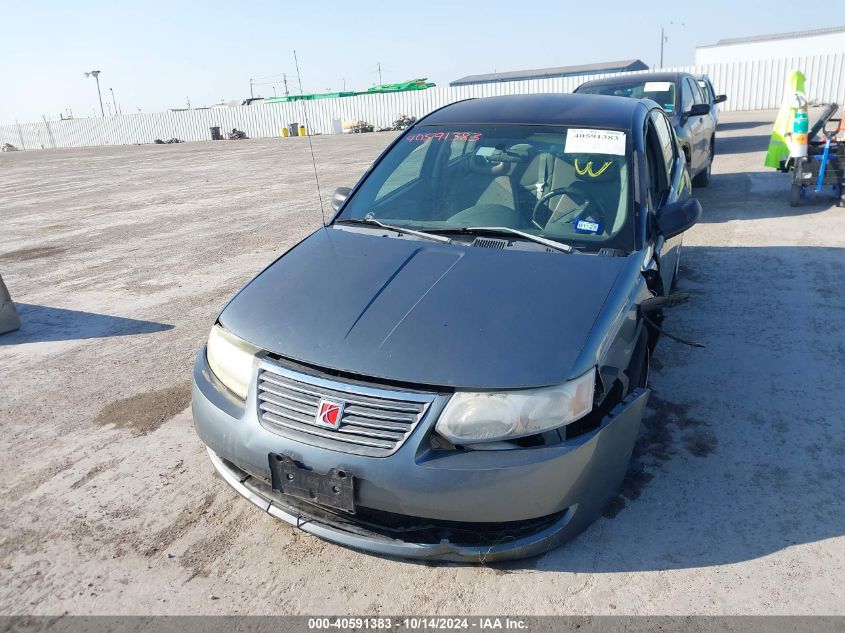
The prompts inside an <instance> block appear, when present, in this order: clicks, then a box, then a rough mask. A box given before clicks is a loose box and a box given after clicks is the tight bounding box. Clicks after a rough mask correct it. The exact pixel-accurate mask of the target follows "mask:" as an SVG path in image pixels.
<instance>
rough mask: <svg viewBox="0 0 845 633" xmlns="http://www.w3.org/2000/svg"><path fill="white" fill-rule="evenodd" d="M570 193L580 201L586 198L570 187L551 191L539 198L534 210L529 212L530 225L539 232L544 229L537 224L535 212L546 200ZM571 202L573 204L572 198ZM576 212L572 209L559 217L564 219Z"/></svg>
mask: <svg viewBox="0 0 845 633" xmlns="http://www.w3.org/2000/svg"><path fill="white" fill-rule="evenodd" d="M572 193H575V194H576V195H577V196H578V198H580V199H582V200H586V196H585V195H584V194H583V193H582V192H580V191H578V190H577V189H573V188H572V187H557V188H555V189H552V190H551V191H550V192H549V193H547V194H544V195H543V196H542V197H540V198H539V199H538V200H537V203H536V204H535V205H534V209H533V210H532V211H531V224H533V225H534V226H536V227H537V228H538V229H540V230H541V231H542V230H543V229H545V228H546V227H545V226H543V225H541V224H540V223H539V222H537V211H539V210H540V207H542V206H543V205H544V204H545V203H546V202H547V201H548V200H551V199H552V198H556V197H557V196H560V195H563V194H567V195H569V194H572ZM570 198H572V196H571V195H570ZM573 202H574V198H573ZM577 210H578V209H573V210H572V211H570V212H569V213H567V214H566V215H565V216H561V218H563V217H566V216H570V215H572V214H573V213H575V212H576V211H577ZM558 219H560V218H558Z"/></svg>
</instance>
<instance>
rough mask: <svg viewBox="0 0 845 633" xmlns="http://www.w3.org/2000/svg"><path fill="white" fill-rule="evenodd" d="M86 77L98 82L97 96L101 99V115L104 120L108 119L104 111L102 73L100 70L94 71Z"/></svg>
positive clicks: (86, 74)
mask: <svg viewBox="0 0 845 633" xmlns="http://www.w3.org/2000/svg"><path fill="white" fill-rule="evenodd" d="M85 76H86V77H93V78H94V79H95V80H96V82H97V96H98V97H99V98H100V114H101V115H102V116H103V118H105V117H106V111H105V110H104V109H103V95H102V94H101V93H100V71H99V70H92V71H91V72H87V73H85Z"/></svg>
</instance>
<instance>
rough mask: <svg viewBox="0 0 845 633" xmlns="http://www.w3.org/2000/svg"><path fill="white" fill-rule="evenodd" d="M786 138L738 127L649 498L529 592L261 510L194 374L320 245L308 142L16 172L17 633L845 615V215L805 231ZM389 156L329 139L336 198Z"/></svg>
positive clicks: (711, 218)
mask: <svg viewBox="0 0 845 633" xmlns="http://www.w3.org/2000/svg"><path fill="white" fill-rule="evenodd" d="M772 119H773V113H771V112H766V113H759V112H755V113H746V114H739V115H725V116H723V122H722V125H721V127H720V130H719V135H718V139H719V140H718V141H717V153H718V156H717V160H716V163H715V167H714V177H713V181H712V184H711V186H710V187H709V188H708V189H704V190H699V191H698V195H699V196H700V199H701V201H702V204H703V207H704V218H703V220H702V222H701V223H700V224H699V225H698V226H696V227H695V228H693V230H691V231H690V232H689V234H688V236H687V238H686V247H685V251H684V261H683V264H682V271H681V272H682V275H683V277H682V281H681V282H680V286H681V288H682V289H684V290H689V291H691V292H693V293H694V294H695V298H694V300H693V301H692V302H691V303H689V304H687V305H685V306H682V307H679V308H677V309H675V310H674V311H673V312H672V313H671V314H670V318H669V319H668V320H667V323H666V327H667V329H669V330H670V331H673V332H675V333H677V334H679V335H682V336H685V337H688V338H691V339H695V340H698V341H701V342H703V343H705V344H706V346H707V347H706V349H692V348H689V347H684V346H682V345H680V344H678V343H675V342H672V341H668V340H664V341H662V342H661V344H660V346H659V347H658V350H657V354H656V357H655V358H654V371H653V374H652V384H653V387H654V389H655V392H654V394H653V396H652V399H651V406H650V410H649V413H648V416H647V419H646V420H645V422H644V425H643V432H642V437H641V441H640V442H639V443H638V446H637V450H636V457H635V462H634V465H633V466H632V469H631V473H630V475H629V478H628V480H627V481H626V483H625V486H624V488H623V491H622V495H620V497H619V498H618V499H617V501H616V503H615V504H613V506H612V507H610V508H609V509H608V511H607V513H606V516H605V518H602V519H600V520H599V521H598V522H597V523H595V524H594V525H593V526H592V527H591V528H590V529H588V530H587V531H586V532H584V533H583V534H582V535H581V536H580V537H579V538H578V539H576V540H575V541H573V542H571V543H570V544H569V545H567V546H565V547H563V548H561V549H559V550H557V551H554V552H552V553H550V554H548V555H546V556H543V557H541V558H539V559H535V560H529V561H527V562H525V563H523V564H519V565H509V566H506V567H479V566H459V565H436V566H435V565H423V564H414V563H408V562H402V561H395V560H389V559H383V558H375V557H372V556H368V555H365V554H360V553H357V552H354V551H350V550H346V549H342V548H340V547H337V546H335V545H331V544H327V543H324V542H322V541H320V540H318V539H316V538H314V537H311V536H308V535H305V534H303V533H300V532H297V531H296V530H294V529H292V528H290V527H288V526H287V525H286V524H283V523H280V522H278V521H276V520H274V519H272V518H271V517H270V516H268V515H266V514H263V513H261V512H260V511H259V510H257V509H256V508H255V507H253V506H252V505H251V504H249V503H247V502H246V501H244V500H242V499H240V498H238V497H237V496H236V495H235V493H233V492H232V491H231V490H230V489H229V488H228V487H227V486H226V485H225V484H224V483H223V482H222V481H221V480H220V479H218V478H217V477H216V476H215V475H214V474H213V471H212V468H211V465H210V464H209V462H208V459H207V457H206V454H205V451H204V449H203V447H202V446H201V444H200V442H199V440H198V439H197V437H196V435H195V434H194V432H193V429H192V425H191V415H190V409H189V408H188V407H189V377H190V368H191V364H192V362H193V356H194V354H195V352H196V350H197V349H198V348H199V346H200V345H201V343H202V341H203V339H204V337H205V336H206V335H207V333H208V329H209V327H210V325H211V324H212V322H213V320H214V317H215V316H216V314H217V312H218V310H219V309H220V308H221V307H222V306H223V304H224V302H225V301H226V300H227V298H228V297H230V296H231V295H232V294H233V292H234V291H235V290H237V289H238V288H239V287H240V286H241V285H243V284H244V283H245V282H246V281H248V280H249V279H250V278H251V277H252V276H253V275H254V274H255V273H256V272H257V271H259V270H260V269H261V268H262V267H263V266H265V265H266V264H267V263H268V262H270V261H271V260H272V259H274V258H275V257H276V256H277V255H279V254H280V253H281V252H283V251H284V250H285V249H287V248H288V247H290V246H292V245H293V244H295V243H296V242H297V241H298V240H300V239H301V238H303V237H304V236H305V235H307V234H308V233H309V232H310V231H312V230H313V229H315V228H316V227H317V226H318V225H319V222H320V214H319V209H318V207H317V204H316V201H317V198H316V191H315V188H314V185H313V174H312V167H311V163H310V160H309V158H308V150H307V142H306V141H305V139H278V140H256V141H242V142H221V143H194V144H184V145H178V146H145V147H118V148H96V149H84V150H51V151H41V152H18V153H11V154H3V155H0V201H2V203H0V206H2V215H0V272H2V275H3V278H4V279H5V280H6V283H7V285H8V286H9V288H10V290H11V293H12V297H13V298H14V299H15V301H16V302H17V303H18V307H19V310H20V313H21V317H22V320H23V323H24V326H23V329H22V330H20V331H19V332H17V333H13V334H7V335H4V336H2V337H0V419H2V425H0V450H2V455H3V458H4V464H3V468H2V471H1V472H0V489H1V491H0V494H2V499H3V512H2V513H0V612H2V613H4V614H10V613H32V614H59V613H75V614H76V613H86V614H93V613H97V614H101V613H132V614H140V613H144V614H147V613H347V612H352V613H359V614H360V613H384V614H398V613H403V612H413V613H464V614H466V613H515V614H552V613H569V614H587V613H607V614H619V613H638V614H688V613H700V614H741V613H742V614H760V613H769V614H787V613H807V614H822V613H828V614H832V613H838V614H845V587H843V583H842V578H843V577H845V500H844V499H845V496H843V494H842V491H843V490H845V470H844V469H843V457H842V456H843V454H845V433H843V431H845V422H843V409H845V407H843V404H845V396H843V392H842V381H843V375H845V372H843V368H845V343H843V341H845V292H843V289H842V280H843V278H845V255H843V253H844V251H843V250H842V249H843V247H845V209H839V208H835V207H833V206H828V204H827V203H822V204H818V203H816V204H808V205H806V206H803V207H801V208H798V209H793V208H790V207H789V205H788V203H787V199H788V179H787V177H785V176H783V175H779V174H776V173H771V172H769V171H763V168H762V161H763V153H762V152H763V150H764V149H765V147H766V145H767V137H768V133H769V130H770V122H771V120H772ZM390 139H391V135H389V134H387V135H385V134H368V135H361V136H356V137H344V138H338V137H318V138H315V139H314V148H315V151H316V153H317V161H318V167H319V171H320V175H321V181H322V184H323V194H324V198H327V197H328V195H327V194H328V193H330V191H331V190H332V189H333V188H334V187H336V186H339V185H343V184H352V183H353V182H354V181H355V180H356V179H357V177H358V176H359V174H360V173H361V172H362V171H363V170H364V169H365V168H366V167H367V165H368V164H369V161H371V160H372V158H373V157H374V156H375V155H376V154H377V152H379V150H380V149H381V148H382V147H383V146H384V145H385V144H386V143H387V142H388V141H389V140H390Z"/></svg>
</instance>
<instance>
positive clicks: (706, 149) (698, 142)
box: [684, 77, 714, 170]
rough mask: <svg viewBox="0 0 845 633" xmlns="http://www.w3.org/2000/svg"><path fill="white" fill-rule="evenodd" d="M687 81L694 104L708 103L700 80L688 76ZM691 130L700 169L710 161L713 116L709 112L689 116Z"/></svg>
mask: <svg viewBox="0 0 845 633" xmlns="http://www.w3.org/2000/svg"><path fill="white" fill-rule="evenodd" d="M684 81H685V83H687V84H688V85H689V89H690V92H691V93H692V101H693V104H697V103H703V104H705V105H709V104H707V101H706V100H705V99H704V95H703V94H702V93H701V89H700V88H699V87H698V82H697V81H695V80H694V79H693V78H692V77H686V78H685V79H684ZM688 118H689V124H690V130H691V134H692V138H693V143H694V147H695V149H694V151H695V152H696V153H697V154H698V170H701V169H704V168H705V167H706V166H707V164H708V163H709V162H710V139H711V138H712V136H713V131H714V130H713V127H714V126H713V117H712V116H711V115H709V114H707V115H703V116H694V117H688Z"/></svg>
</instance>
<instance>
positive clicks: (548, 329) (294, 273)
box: [193, 94, 701, 561]
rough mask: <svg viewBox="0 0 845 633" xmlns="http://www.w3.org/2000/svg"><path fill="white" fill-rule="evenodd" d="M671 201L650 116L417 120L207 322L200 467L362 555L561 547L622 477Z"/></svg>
mask: <svg viewBox="0 0 845 633" xmlns="http://www.w3.org/2000/svg"><path fill="white" fill-rule="evenodd" d="M689 194H690V182H689V176H688V172H687V170H686V169H685V166H684V157H683V154H681V153H680V152H679V146H678V143H677V142H676V139H675V136H674V133H673V131H672V127H671V125H670V124H669V122H668V121H667V119H666V115H665V113H664V112H663V110H661V109H660V107H659V106H658V105H657V104H656V103H654V102H653V101H649V100H635V99H628V98H623V97H596V96H592V95H590V96H584V95H566V94H538V95H527V96H509V97H495V98H488V99H477V100H468V101H461V102H458V103H453V104H451V105H448V106H446V107H444V108H441V109H439V110H436V111H435V112H432V113H431V114H429V115H428V116H426V117H424V118H422V119H421V120H420V121H418V122H417V123H415V124H414V125H413V126H412V127H410V128H409V129H407V130H405V131H404V132H403V133H402V134H401V135H400V136H399V137H398V138H396V139H395V140H394V141H393V142H392V143H391V144H390V146H389V147H388V148H387V150H385V151H384V153H382V155H381V156H380V157H379V158H378V159H377V160H376V161H375V163H374V164H373V166H372V167H371V168H370V169H369V170H368V171H367V172H366V173H365V174H364V175H363V177H362V178H361V179H360V181H359V182H358V184H357V185H356V186H355V187H353V188H352V189H345V188H342V189H338V190H337V191H336V192H335V195H334V200H333V206H334V208H335V214H334V216H333V218H332V219H331V221H330V222H329V223H328V224H327V225H326V226H324V227H321V228H320V229H318V230H317V231H315V232H314V233H313V234H312V235H310V236H309V237H307V238H306V239H305V240H303V241H302V242H300V243H299V244H297V245H296V246H294V247H293V248H291V249H290V250H289V251H288V252H287V253H285V254H284V255H282V256H281V257H280V258H279V259H278V260H276V261H275V262H273V263H272V264H271V265H270V266H268V267H267V268H266V269H265V270H264V271H263V272H261V273H260V274H259V275H258V276H257V277H255V279H253V280H252V281H251V282H249V284H247V285H246V286H245V287H244V288H243V289H242V290H241V291H240V292H239V293H238V294H237V295H236V296H235V297H234V298H233V299H232V300H231V301H230V302H229V304H228V305H227V306H226V307H225V308H224V309H223V311H222V312H221V313H220V315H219V317H218V319H217V322H216V323H215V324H214V326H213V327H212V329H211V333H210V335H209V337H208V342H207V345H205V346H204V347H203V348H202V349H201V350H200V352H199V353H198V354H197V358H196V364H195V367H194V375H193V377H194V386H193V415H194V424H195V426H196V430H197V433H198V434H199V436H200V438H201V439H202V441H203V442H204V443H205V444H206V445H207V447H208V454H209V456H210V457H211V462H212V464H213V465H214V467H215V468H216V469H217V471H218V472H219V473H220V475H221V476H222V477H223V479H224V480H226V482H228V483H229V484H230V485H231V486H232V487H233V488H234V489H235V490H236V491H237V492H238V493H240V494H241V495H242V496H244V497H246V499H248V500H249V501H251V502H252V503H254V504H255V505H256V506H258V507H259V508H261V509H262V510H264V511H265V512H268V513H269V514H271V515H272V516H274V517H277V518H280V519H282V520H284V521H287V522H289V523H291V524H293V525H295V526H297V527H298V528H300V529H302V530H305V531H306V532H309V533H311V534H314V535H317V536H319V537H322V538H324V539H327V540H330V541H333V542H336V543H339V544H341V545H345V546H349V547H354V548H358V549H361V550H366V551H369V552H374V553H378V554H382V555H389V556H400V557H409V558H424V559H440V560H461V561H493V560H502V559H509V558H518V557H522V556H530V555H535V554H538V553H541V552H543V551H546V550H548V549H550V548H552V547H554V546H556V545H558V544H560V543H562V542H563V541H565V540H567V539H568V538H571V537H572V536H573V535H575V534H577V533H578V531H580V530H582V529H583V528H584V527H585V526H587V525H588V524H589V523H590V522H591V521H592V520H593V519H595V517H596V516H598V515H599V513H600V512H601V511H602V509H603V507H604V505H605V504H606V503H607V502H608V501H609V500H610V499H611V498H612V497H613V495H614V494H615V491H616V489H617V487H618V486H619V484H620V483H621V481H622V479H623V477H624V475H625V472H626V468H627V465H628V462H629V460H630V458H631V453H632V449H633V446H634V441H635V439H636V437H637V433H638V429H639V427H640V421H641V418H642V415H643V410H644V407H645V404H646V400H647V398H648V393H649V391H648V389H647V387H646V385H647V381H648V366H649V358H650V355H651V353H652V351H653V349H654V346H655V343H656V342H657V337H658V335H659V331H660V330H659V328H660V323H661V322H662V320H663V314H662V311H661V306H663V304H664V303H665V302H670V300H669V299H668V298H667V296H666V295H667V293H668V292H669V289H670V288H671V287H672V283H673V281H674V278H675V275H676V274H677V271H678V258H679V255H680V247H681V234H682V233H683V231H685V230H686V229H688V228H689V227H690V226H692V225H693V224H694V223H695V222H696V220H697V219H698V217H699V216H700V214H701V206H700V205H699V204H698V202H697V201H696V200H695V199H694V198H691V197H690V195H689Z"/></svg>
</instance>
